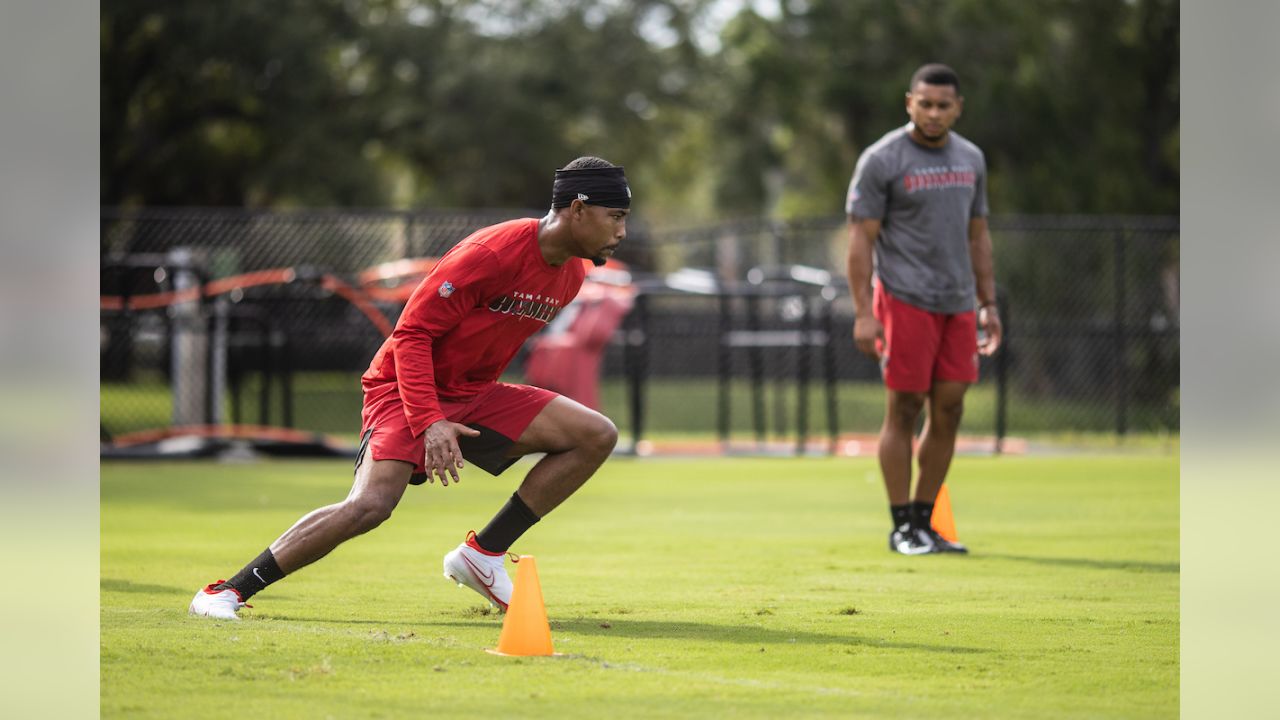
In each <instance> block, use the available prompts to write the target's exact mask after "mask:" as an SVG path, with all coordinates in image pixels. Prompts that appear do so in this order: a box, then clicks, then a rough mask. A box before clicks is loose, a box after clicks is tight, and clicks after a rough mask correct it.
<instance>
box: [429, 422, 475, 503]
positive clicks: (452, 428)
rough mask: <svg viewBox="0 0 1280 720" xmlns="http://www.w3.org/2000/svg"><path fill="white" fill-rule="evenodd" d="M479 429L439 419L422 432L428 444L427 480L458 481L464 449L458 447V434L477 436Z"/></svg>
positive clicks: (445, 482)
mask: <svg viewBox="0 0 1280 720" xmlns="http://www.w3.org/2000/svg"><path fill="white" fill-rule="evenodd" d="M479 434H480V431H479V430H472V429H471V428H469V427H467V426H466V425H462V424H459V423H455V422H449V421H448V420H437V421H435V422H434V423H431V425H429V426H428V427H427V431H426V432H425V433H423V434H422V437H423V443H424V444H425V445H426V451H427V452H426V456H427V457H426V460H425V462H424V465H425V466H426V469H427V482H435V479H436V478H437V477H438V478H440V485H441V486H443V487H448V486H449V479H450V478H453V481H454V482H458V470H459V469H461V468H462V451H461V450H460V449H458V436H459V435H466V436H467V437H476V436H478V435H479Z"/></svg>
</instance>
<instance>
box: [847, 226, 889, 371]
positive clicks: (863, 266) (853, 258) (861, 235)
mask: <svg viewBox="0 0 1280 720" xmlns="http://www.w3.org/2000/svg"><path fill="white" fill-rule="evenodd" d="M879 236H880V221H879V220H872V219H869V218H861V217H857V216H854V215H850V216H849V257H848V267H847V271H848V274H849V293H850V294H851V295H853V310H854V313H855V317H854V321H853V343H854V345H856V346H857V347H858V350H860V351H862V352H863V353H865V354H867V355H869V356H870V357H872V358H876V359H877V360H878V359H879V357H880V353H879V351H878V350H877V349H876V341H877V340H883V339H884V326H883V325H881V324H880V321H879V320H877V319H876V317H875V315H874V314H873V313H872V309H871V306H872V293H871V266H872V261H871V257H872V255H871V250H872V248H873V247H874V246H875V243H876V238H877V237H879Z"/></svg>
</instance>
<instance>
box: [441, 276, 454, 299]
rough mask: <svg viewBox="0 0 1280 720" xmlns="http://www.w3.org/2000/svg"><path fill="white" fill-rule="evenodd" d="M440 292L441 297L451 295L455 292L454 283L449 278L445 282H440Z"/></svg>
mask: <svg viewBox="0 0 1280 720" xmlns="http://www.w3.org/2000/svg"><path fill="white" fill-rule="evenodd" d="M438 292H439V293H440V297H444V298H447V297H449V296H450V295H452V294H453V283H451V282H449V281H448V280H445V281H444V282H443V283H441V284H440V290H439V291H438Z"/></svg>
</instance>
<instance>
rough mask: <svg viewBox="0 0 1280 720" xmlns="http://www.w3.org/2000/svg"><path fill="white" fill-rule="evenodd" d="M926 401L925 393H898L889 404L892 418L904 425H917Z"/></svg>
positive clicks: (896, 422)
mask: <svg viewBox="0 0 1280 720" xmlns="http://www.w3.org/2000/svg"><path fill="white" fill-rule="evenodd" d="M924 402H925V395H924V393H897V394H896V395H895V396H894V399H893V402H892V403H890V405H889V414H890V420H891V421H893V422H894V423H895V424H897V425H900V426H902V427H908V428H912V427H915V423H916V418H919V417H920V411H921V410H923V409H924Z"/></svg>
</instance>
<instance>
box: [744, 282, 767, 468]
mask: <svg viewBox="0 0 1280 720" xmlns="http://www.w3.org/2000/svg"><path fill="white" fill-rule="evenodd" d="M746 301H747V330H748V332H749V334H750V336H751V337H752V338H753V340H752V341H751V342H750V343H749V344H748V346H747V358H748V361H749V365H750V372H751V415H752V420H753V422H754V426H755V431H756V445H757V447H759V448H764V435H765V407H764V367H763V360H762V358H761V351H760V344H759V343H758V342H756V341H755V340H754V338H758V337H759V334H760V302H759V301H760V296H759V295H758V294H757V293H756V292H755V291H754V290H748V291H747V293H746Z"/></svg>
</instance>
